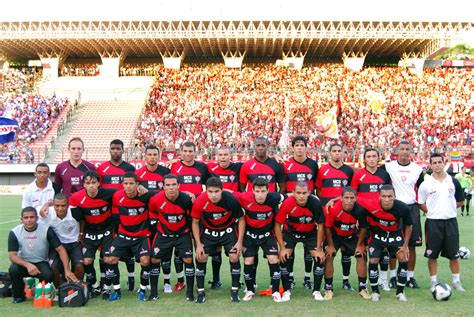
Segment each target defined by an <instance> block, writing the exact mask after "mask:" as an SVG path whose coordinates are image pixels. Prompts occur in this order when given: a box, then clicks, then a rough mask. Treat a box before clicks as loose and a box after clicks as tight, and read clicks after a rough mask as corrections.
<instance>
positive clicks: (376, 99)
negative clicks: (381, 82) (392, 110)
mask: <svg viewBox="0 0 474 317" xmlns="http://www.w3.org/2000/svg"><path fill="white" fill-rule="evenodd" d="M367 99H368V100H369V106H370V109H372V112H373V113H385V108H386V104H385V102H386V99H385V95H384V94H383V93H381V92H373V91H369V93H368V94H367Z"/></svg>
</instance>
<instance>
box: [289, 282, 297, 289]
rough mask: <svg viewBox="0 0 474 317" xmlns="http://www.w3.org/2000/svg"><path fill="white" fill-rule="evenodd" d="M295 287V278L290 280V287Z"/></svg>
mask: <svg viewBox="0 0 474 317" xmlns="http://www.w3.org/2000/svg"><path fill="white" fill-rule="evenodd" d="M295 287H296V283H295V280H290V289H294V288H295Z"/></svg>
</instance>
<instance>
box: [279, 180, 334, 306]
mask: <svg viewBox="0 0 474 317" xmlns="http://www.w3.org/2000/svg"><path fill="white" fill-rule="evenodd" d="M293 194H294V196H293V197H289V198H288V199H286V200H285V201H284V202H283V203H282V204H281V206H280V209H279V210H278V213H277V215H276V217H275V226H274V231H275V238H276V239H277V241H278V245H279V247H280V268H281V278H282V282H283V288H284V290H285V292H284V293H283V296H282V298H281V301H283V302H285V301H289V300H290V297H291V289H290V288H291V285H290V279H289V275H288V269H287V266H286V261H287V260H288V258H289V257H290V256H291V254H292V253H293V250H294V249H295V246H296V244H297V243H298V242H301V243H303V244H304V245H305V247H306V248H307V249H308V250H310V252H311V256H312V257H313V258H314V271H313V276H314V284H313V296H314V299H315V300H318V301H319V300H324V299H323V297H322V295H321V293H320V291H319V290H320V289H321V282H322V280H323V272H324V260H325V254H324V251H323V245H322V244H323V237H324V213H323V210H322V206H321V203H320V202H319V200H318V199H317V198H316V197H314V196H311V195H310V193H309V188H308V184H307V183H305V182H298V183H297V184H296V185H295V189H294V191H293ZM281 225H284V226H283V232H282V229H281Z"/></svg>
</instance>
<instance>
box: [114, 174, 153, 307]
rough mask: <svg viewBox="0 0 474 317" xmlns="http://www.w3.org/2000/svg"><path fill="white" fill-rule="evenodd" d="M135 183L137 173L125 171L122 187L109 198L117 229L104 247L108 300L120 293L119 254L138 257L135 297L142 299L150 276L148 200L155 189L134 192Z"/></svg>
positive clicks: (135, 188) (120, 255)
mask: <svg viewBox="0 0 474 317" xmlns="http://www.w3.org/2000/svg"><path fill="white" fill-rule="evenodd" d="M138 185H139V183H138V177H137V175H136V174H135V173H133V172H127V173H125V175H124V176H123V190H120V191H118V192H116V193H115V194H114V196H113V198H112V215H113V217H114V218H115V219H114V220H115V221H114V222H115V224H116V225H118V230H117V236H116V237H115V239H114V241H113V242H112V246H111V247H110V249H109V250H106V251H105V263H107V264H108V265H109V270H107V275H108V277H109V279H110V280H111V282H112V284H113V287H114V292H113V293H112V294H111V295H110V296H109V301H116V300H119V299H120V298H121V297H122V293H121V291H120V272H119V269H118V261H119V259H120V258H131V257H136V258H137V259H140V265H141V267H142V274H141V276H140V290H139V291H138V300H139V301H146V288H147V285H148V280H149V277H150V240H149V237H150V228H149V217H148V202H149V200H150V198H151V197H152V196H153V195H154V194H155V192H153V191H149V192H147V193H145V194H143V195H141V196H138Z"/></svg>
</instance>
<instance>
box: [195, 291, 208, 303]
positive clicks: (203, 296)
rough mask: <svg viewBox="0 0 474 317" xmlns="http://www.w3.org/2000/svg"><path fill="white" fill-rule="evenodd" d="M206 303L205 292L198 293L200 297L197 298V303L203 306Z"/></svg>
mask: <svg viewBox="0 0 474 317" xmlns="http://www.w3.org/2000/svg"><path fill="white" fill-rule="evenodd" d="M205 301H206V293H205V292H204V291H202V292H198V296H197V298H196V303H198V304H202V303H204V302H205Z"/></svg>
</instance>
